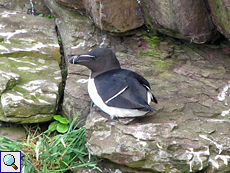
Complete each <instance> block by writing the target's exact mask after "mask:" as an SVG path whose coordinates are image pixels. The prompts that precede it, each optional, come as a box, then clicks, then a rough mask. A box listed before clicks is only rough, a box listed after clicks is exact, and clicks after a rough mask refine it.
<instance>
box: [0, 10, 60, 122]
mask: <svg viewBox="0 0 230 173" xmlns="http://www.w3.org/2000/svg"><path fill="white" fill-rule="evenodd" d="M0 18H1V20H0V41H1V45H0V60H1V61H0V76H1V79H0V97H1V102H0V103H1V104H0V120H1V121H6V122H16V123H38V122H45V121H49V120H51V119H52V116H53V115H54V114H55V113H56V111H57V108H58V102H59V98H60V94H61V91H62V85H61V84H62V77H61V71H60V68H59V63H60V51H59V45H58V41H57V35H56V30H55V24H54V21H53V20H52V19H48V18H45V17H35V16H32V15H28V14H25V13H19V12H16V11H11V10H6V9H0Z"/></svg>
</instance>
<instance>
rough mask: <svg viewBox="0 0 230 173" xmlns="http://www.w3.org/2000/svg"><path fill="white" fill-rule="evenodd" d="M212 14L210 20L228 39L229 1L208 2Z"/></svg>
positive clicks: (229, 37)
mask: <svg viewBox="0 0 230 173" xmlns="http://www.w3.org/2000/svg"><path fill="white" fill-rule="evenodd" d="M208 3H209V6H210V10H211V13H212V20H213V22H214V24H215V26H216V28H217V30H218V31H220V32H221V33H222V34H223V35H224V36H225V37H227V38H228V39H230V27H229V25H230V23H229V20H228V18H229V16H230V8H229V6H230V2H229V1H226V0H225V1H212V0H208Z"/></svg>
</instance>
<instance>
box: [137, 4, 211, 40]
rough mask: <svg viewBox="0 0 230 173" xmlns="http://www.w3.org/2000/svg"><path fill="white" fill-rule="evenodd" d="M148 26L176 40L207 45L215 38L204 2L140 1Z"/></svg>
mask: <svg viewBox="0 0 230 173" xmlns="http://www.w3.org/2000/svg"><path fill="white" fill-rule="evenodd" d="M140 2H141V6H142V8H143V11H144V14H145V20H146V24H147V25H148V26H150V28H154V29H156V30H158V31H159V32H160V33H162V34H166V35H169V36H172V37H175V38H181V39H185V40H188V41H191V42H194V43H199V44H200V43H205V42H207V41H210V40H212V39H213V38H214V37H213V36H214V34H215V32H214V29H215V27H214V25H213V24H212V21H211V19H210V17H209V14H208V10H207V7H206V5H205V3H204V1H202V0H197V1H189V2H187V1H183V0H174V1H168V0H164V1H162V0H140Z"/></svg>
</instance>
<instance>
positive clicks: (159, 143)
mask: <svg viewBox="0 0 230 173" xmlns="http://www.w3.org/2000/svg"><path fill="white" fill-rule="evenodd" d="M166 41H167V40H165V41H164V42H166ZM168 42H169V43H168V45H171V48H173V50H174V53H173V55H172V56H171V58H166V59H164V60H161V59H160V57H158V58H156V57H155V58H154V57H147V59H146V60H145V61H147V60H148V61H147V62H145V61H142V64H141V68H142V69H141V71H142V72H147V71H148V72H149V73H145V77H146V78H147V79H148V80H149V82H150V84H151V86H152V90H153V93H154V94H155V96H156V98H157V99H158V101H159V104H158V105H153V107H154V108H155V109H156V110H157V113H156V114H155V115H154V116H152V117H144V118H139V119H138V118H137V119H134V120H132V121H131V122H129V123H128V124H127V123H125V124H124V121H121V120H120V119H114V120H111V119H109V116H107V115H105V114H104V113H100V112H98V111H96V110H92V111H91V113H90V114H89V116H88V117H87V121H86V136H87V147H88V149H89V152H90V153H91V154H93V155H96V156H98V157H102V158H106V159H108V160H110V161H112V162H115V163H118V164H120V165H126V166H128V167H131V168H133V169H137V170H139V169H142V170H145V171H153V172H154V171H158V172H178V173H179V172H186V173H187V172H198V171H200V170H203V171H204V170H207V169H209V172H213V173H214V172H226V171H229V170H230V167H229V165H228V162H229V161H230V160H229V159H230V156H229V154H228V153H229V147H228V145H229V143H230V135H229V133H228V131H229V123H230V121H229V115H230V114H229V112H230V111H229V110H230V106H229V101H230V97H229V94H228V93H229V88H230V85H229V81H230V79H229V78H230V77H229V76H230V75H229V71H228V70H227V69H229V61H230V59H229V57H228V55H227V54H223V53H222V52H221V50H220V49H210V48H208V47H194V46H192V45H191V44H189V43H186V42H185V43H183V44H180V48H178V47H175V45H173V44H172V43H170V41H168ZM174 43H177V45H179V44H178V42H174ZM157 47H158V48H162V47H161V44H159V45H158V46H156V47H155V48H156V49H157ZM163 50H165V48H164V49H163ZM158 51H159V50H158ZM179 52H180V53H179ZM183 52H184V53H183ZM178 53H179V54H180V56H179V54H178ZM204 53H205V54H204ZM183 55H184V56H183ZM186 55H189V56H186ZM155 56H157V54H155ZM181 56H183V59H180V57H181ZM142 58H144V57H142ZM136 67H137V66H136ZM152 67H154V68H152ZM135 71H139V70H138V68H136V69H135ZM209 167H211V168H209Z"/></svg>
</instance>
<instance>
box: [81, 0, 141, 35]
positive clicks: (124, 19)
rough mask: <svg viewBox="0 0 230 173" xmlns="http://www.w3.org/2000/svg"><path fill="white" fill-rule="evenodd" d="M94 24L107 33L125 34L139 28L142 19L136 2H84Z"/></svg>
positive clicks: (91, 0) (120, 0)
mask: <svg viewBox="0 0 230 173" xmlns="http://www.w3.org/2000/svg"><path fill="white" fill-rule="evenodd" d="M84 3H85V7H86V11H87V12H88V13H89V14H90V16H91V17H92V19H93V21H94V23H95V24H96V25H97V26H98V27H99V28H100V29H102V30H105V31H109V32H115V33H119V32H126V31H129V30H132V29H136V28H138V27H141V26H142V25H143V24H144V18H143V15H142V11H141V8H140V7H139V4H138V2H137V1H136V0H126V1H123V0H116V1H114V0H99V1H98V0H85V1H84Z"/></svg>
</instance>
